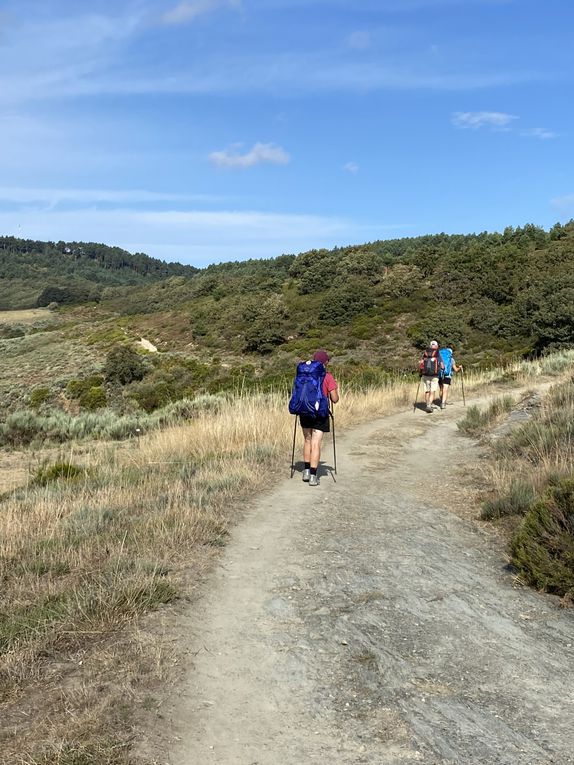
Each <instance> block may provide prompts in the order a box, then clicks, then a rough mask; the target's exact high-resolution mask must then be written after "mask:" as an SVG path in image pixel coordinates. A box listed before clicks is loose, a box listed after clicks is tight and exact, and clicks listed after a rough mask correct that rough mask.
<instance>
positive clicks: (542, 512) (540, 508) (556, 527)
mask: <svg viewBox="0 0 574 765" xmlns="http://www.w3.org/2000/svg"><path fill="white" fill-rule="evenodd" d="M510 550H511V554H512V562H513V564H514V565H515V566H516V568H517V569H518V571H519V572H520V574H521V575H522V576H523V577H524V579H525V580H526V581H527V582H528V583H529V584H532V585H533V586H534V587H537V588H538V589H540V590H544V591H546V592H552V593H555V594H556V595H569V596H573V595H574V480H572V479H569V480H564V481H562V482H561V483H560V484H558V486H554V487H552V488H550V489H549V490H548V491H547V493H546V494H545V495H544V496H543V497H542V498H540V499H539V501H538V502H536V503H535V504H534V506H533V507H532V509H531V510H529V511H528V513H527V514H526V517H525V518H524V520H523V522H522V524H521V526H520V528H519V530H518V531H517V532H516V534H515V535H514V537H513V538H512V540H511V543H510Z"/></svg>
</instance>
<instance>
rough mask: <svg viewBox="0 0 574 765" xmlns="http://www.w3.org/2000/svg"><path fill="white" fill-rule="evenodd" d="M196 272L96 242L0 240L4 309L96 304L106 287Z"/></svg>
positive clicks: (0, 287) (0, 286)
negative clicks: (84, 303)
mask: <svg viewBox="0 0 574 765" xmlns="http://www.w3.org/2000/svg"><path fill="white" fill-rule="evenodd" d="M197 271H198V269H197V268H194V267H193V266H184V265H181V264H180V263H166V262H165V261H163V260H159V259H157V258H151V257H150V256H149V255H145V254H144V253H141V252H138V253H135V254H131V253H129V252H127V250H123V249H121V248H120V247H109V246H107V245H105V244H98V243H95V242H63V241H60V242H42V241H35V240H32V239H17V238H15V237H8V236H4V237H0V279H1V280H2V281H1V282H0V310H13V309H17V308H32V307H36V306H42V305H48V304H49V303H51V302H58V303H62V304H74V303H83V302H87V301H90V302H91V301H97V300H98V299H99V298H100V296H101V293H102V290H103V288H104V287H113V286H130V285H132V286H136V285H142V284H147V283H150V282H156V281H159V280H162V279H166V278H169V277H171V276H187V277H190V276H193V275H194V274H195V273H197Z"/></svg>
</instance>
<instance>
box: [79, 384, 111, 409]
mask: <svg viewBox="0 0 574 765" xmlns="http://www.w3.org/2000/svg"><path fill="white" fill-rule="evenodd" d="M107 403H108V399H107V396H106V391H105V390H104V388H103V387H102V386H101V385H94V386H93V388H90V389H89V390H87V391H84V393H82V395H81V396H80V406H81V407H82V408H83V409H88V410H89V411H90V412H93V411H94V410H95V409H103V408H104V407H105V406H106V405H107Z"/></svg>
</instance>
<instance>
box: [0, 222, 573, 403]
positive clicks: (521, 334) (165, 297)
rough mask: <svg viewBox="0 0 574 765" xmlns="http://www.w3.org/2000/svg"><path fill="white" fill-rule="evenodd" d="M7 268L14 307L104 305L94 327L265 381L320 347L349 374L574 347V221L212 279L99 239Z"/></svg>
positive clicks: (334, 253)
mask: <svg viewBox="0 0 574 765" xmlns="http://www.w3.org/2000/svg"><path fill="white" fill-rule="evenodd" d="M0 271H1V273H0V275H1V276H2V277H4V278H3V279H2V281H1V285H2V286H1V287H0V304H1V305H2V307H4V308H7V307H18V308H19V307H27V306H30V305H46V304H48V303H50V302H56V303H58V304H59V305H66V304H68V305H70V304H72V305H73V304H74V303H76V304H80V303H84V304H91V307H89V306H88V307H87V308H86V310H87V312H88V313H86V311H85V310H84V309H81V310H79V311H78V312H77V316H78V319H79V320H80V317H82V316H89V321H88V323H87V328H86V331H87V330H88V329H89V331H90V332H93V328H94V327H95V326H96V324H97V323H98V322H102V326H105V327H107V328H112V325H113V323H114V322H117V321H118V320H119V319H118V318H117V317H123V319H122V327H123V329H126V328H127V329H129V328H130V327H133V331H134V334H135V335H138V334H146V336H149V337H150V338H151V339H152V341H153V342H155V343H156V344H158V345H159V346H160V347H161V348H162V349H163V350H165V351H174V352H178V353H183V354H185V355H191V356H193V357H194V358H196V359H198V360H201V361H202V362H203V361H204V360H206V359H215V360H219V361H221V362H224V364H223V365H222V368H226V369H237V370H239V369H240V367H241V368H243V367H245V368H243V372H242V374H249V375H251V374H253V375H254V376H255V377H257V379H260V378H261V376H262V375H263V376H266V375H272V374H273V373H274V372H276V371H278V370H281V369H291V367H292V363H293V359H294V358H300V357H304V356H307V355H308V354H309V353H311V352H312V351H313V349H315V348H316V347H317V346H324V347H327V348H329V349H330V350H331V351H332V352H333V353H334V354H335V355H336V356H337V359H338V364H339V365H344V366H346V367H348V368H349V369H350V368H351V367H353V369H358V368H367V367H369V368H370V367H377V368H382V369H409V368H412V366H413V363H414V362H413V359H416V358H417V354H418V349H420V348H421V347H424V346H425V344H426V343H428V341H429V340H430V339H431V338H433V337H435V338H436V339H437V340H439V342H441V343H449V344H452V345H454V346H455V347H456V348H457V352H460V354H459V355H461V356H462V355H463V356H464V358H465V360H466V361H469V362H470V363H476V364H490V363H498V362H499V361H501V360H502V359H504V358H508V357H509V356H515V355H517V354H518V355H527V354H530V353H538V352H542V351H544V350H546V349H555V348H558V347H564V346H571V345H574V221H571V222H570V223H567V224H565V225H560V224H556V225H555V226H554V227H553V228H552V229H550V230H549V231H545V230H544V229H542V228H539V227H537V226H534V225H526V226H523V227H521V228H507V229H505V230H504V231H503V232H502V233H481V234H472V235H447V234H438V235H429V236H422V237H416V238H405V239H395V240H382V241H376V242H370V243H366V244H361V245H356V246H351V247H344V248H335V249H332V250H311V251H309V252H304V253H301V254H299V255H282V256H280V257H277V258H273V259H268V260H249V261H241V262H228V263H222V264H219V265H212V266H209V267H207V268H204V269H202V270H199V271H198V270H197V269H194V268H192V267H189V266H181V265H177V264H166V263H162V262H161V261H158V260H154V259H152V258H148V257H147V256H145V255H130V254H129V253H127V252H125V251H124V250H121V249H119V248H113V247H104V246H103V245H97V244H78V243H67V244H66V243H63V242H59V243H58V244H50V243H42V242H23V241H21V240H13V239H4V240H0ZM26 301H29V302H26ZM72 310H74V309H72ZM90 336H91V335H90ZM96 336H97V337H99V336H100V335H97V334H96ZM114 336H115V335H114V334H113V332H112V333H111V334H109V332H108V329H106V331H105V332H103V334H101V337H114ZM122 336H124V335H123V330H122ZM102 350H104V347H102ZM353 365H355V366H353ZM247 367H249V369H247ZM206 374H207V372H206ZM170 395H171V394H170Z"/></svg>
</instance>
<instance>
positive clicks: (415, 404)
mask: <svg viewBox="0 0 574 765" xmlns="http://www.w3.org/2000/svg"><path fill="white" fill-rule="evenodd" d="M422 379H423V378H422V377H419V384H418V385H417V392H416V393H415V400H414V403H413V413H414V412H416V411H417V401H418V399H419V388H420V387H421V382H422Z"/></svg>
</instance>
